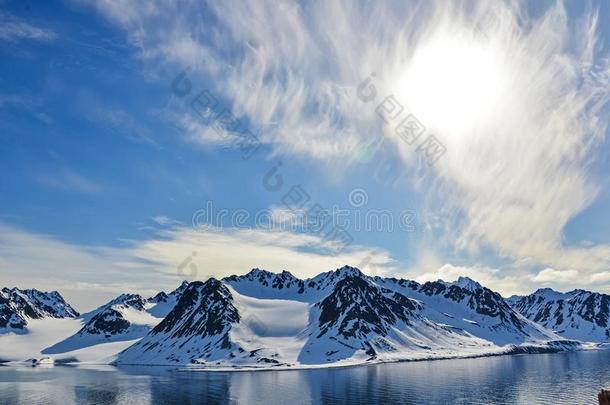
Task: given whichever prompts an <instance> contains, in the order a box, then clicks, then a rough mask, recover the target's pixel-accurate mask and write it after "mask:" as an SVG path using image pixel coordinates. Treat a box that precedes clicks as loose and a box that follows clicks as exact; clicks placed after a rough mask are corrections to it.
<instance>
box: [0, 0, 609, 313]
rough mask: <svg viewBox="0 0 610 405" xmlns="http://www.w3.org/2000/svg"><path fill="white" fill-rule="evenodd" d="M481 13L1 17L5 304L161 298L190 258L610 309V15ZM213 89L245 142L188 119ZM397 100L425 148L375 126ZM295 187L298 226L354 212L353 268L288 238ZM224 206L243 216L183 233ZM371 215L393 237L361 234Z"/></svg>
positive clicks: (458, 9)
mask: <svg viewBox="0 0 610 405" xmlns="http://www.w3.org/2000/svg"><path fill="white" fill-rule="evenodd" d="M473 4H474V5H471V6H468V4H466V3H464V4H457V3H456V4H455V5H454V6H447V5H446V4H444V3H441V2H439V3H434V2H433V3H420V2H407V3H402V2H384V3H383V4H379V5H371V4H368V3H362V4H359V3H351V4H350V3H346V4H343V5H339V4H338V3H337V4H335V5H328V4H327V5H325V4H322V3H309V4H299V3H293V2H288V1H287V2H282V3H281V4H280V5H278V6H274V5H272V4H271V2H269V3H264V2H263V3H259V4H257V3H256V2H252V3H249V2H235V3H234V2H226V3H223V4H218V3H211V4H199V3H195V2H193V3H191V2H187V1H185V2H184V3H181V5H180V6H179V7H178V6H175V5H172V4H170V3H148V2H122V1H119V2H112V3H111V2H105V1H99V2H86V1H67V2H45V3H34V2H13V1H3V2H1V3H0V7H1V13H0V18H1V19H2V20H3V22H2V27H1V28H0V56H1V60H2V63H0V84H1V87H0V88H1V92H0V168H1V169H2V173H4V174H3V176H2V177H0V192H1V195H2V196H3V197H4V198H1V199H0V268H1V269H2V272H1V274H0V282H1V283H2V284H3V285H19V286H22V287H38V288H46V289H60V290H61V291H62V292H64V293H65V294H66V295H68V296H69V297H73V299H74V300H76V301H77V303H78V304H79V305H82V306H84V307H87V306H88V305H93V304H95V303H99V302H101V301H103V299H106V298H108V297H110V296H113V295H115V294H116V293H118V292H119V290H129V291H140V292H144V293H151V292H153V291H156V290H158V289H161V288H165V289H167V288H171V287H172V286H173V285H175V284H178V283H179V279H180V278H181V277H183V274H180V272H179V271H178V270H177V267H178V266H179V265H180V263H182V262H183V261H184V260H185V259H186V260H190V259H189V257H191V254H192V252H193V251H196V252H197V255H196V256H194V257H193V260H194V263H196V265H197V268H198V273H197V275H196V277H198V278H205V277H208V276H211V275H213V276H224V275H227V274H233V273H243V272H246V271H248V270H249V269H250V268H251V267H266V268H269V269H270V270H273V271H280V270H283V269H287V270H290V271H292V272H294V273H295V274H297V275H300V276H304V277H305V276H311V275H313V274H316V273H319V272H322V271H327V270H329V269H331V268H333V266H339V265H341V264H345V262H348V264H352V265H358V264H362V263H368V264H365V265H364V267H366V268H365V269H364V270H365V271H366V272H368V273H375V274H388V275H390V274H391V275H397V276H404V277H409V278H414V279H418V280H424V279H431V278H432V279H435V278H439V277H440V278H446V279H453V278H455V277H456V276H457V275H458V274H466V275H470V276H472V277H474V278H477V279H479V280H481V281H482V282H484V283H486V284H489V285H490V286H492V287H494V288H495V289H497V290H499V291H501V292H502V293H505V294H510V293H523V292H528V291H529V290H532V289H535V288H536V287H538V286H541V285H550V286H553V287H556V288H560V289H571V288H576V287H585V288H594V289H598V290H599V289H601V290H609V288H610V272H609V271H608V264H610V240H609V239H610V237H609V235H608V229H610V215H609V214H608V209H607V208H608V206H609V203H610V196H609V195H608V192H607V187H606V185H607V180H608V176H607V173H608V169H609V166H610V163H609V161H608V144H607V134H608V131H607V121H608V117H609V113H608V106H607V97H608V86H609V84H608V77H609V72H610V69H609V68H608V66H609V65H610V62H609V59H608V55H609V51H608V50H609V49H610V44H609V42H610V24H608V21H610V7H609V6H608V4H607V3H605V2H590V3H585V2H576V1H574V2H568V3H567V4H566V5H565V7H562V5H561V3H557V4H555V3H554V2H536V3H531V4H528V3H525V2H516V3H512V2H506V3H505V2H498V3H494V4H489V3H486V4H484V3H473ZM498 21H499V22H498ZM371 72H375V76H374V77H371V76H370V75H371ZM182 73H184V74H185V76H183V77H182V79H181V80H179V81H178V82H179V83H180V84H181V85H182V84H185V82H184V80H188V83H189V84H190V88H191V90H190V91H189V92H188V94H187V95H184V96H182V95H181V94H179V92H176V90H175V84H176V83H178V82H176V80H177V77H178V76H179V75H180V74H182ZM367 77H369V78H372V81H371V82H370V83H371V84H372V85H373V86H375V90H376V92H377V98H376V99H375V100H374V101H372V102H366V101H363V100H362V99H361V98H360V97H359V96H358V90H357V89H358V85H359V84H360V83H362V81H363V80H365V79H366V78H367ZM173 85H174V87H172V86H173ZM204 90H207V91H209V94H212V95H213V96H214V97H215V98H216V99H217V100H218V104H217V105H216V106H215V108H214V109H213V113H215V114H218V113H219V112H220V111H223V110H225V109H226V111H229V112H230V113H231V114H232V115H233V116H235V117H236V118H238V119H239V120H240V127H239V130H235V131H233V130H230V129H229V130H227V132H226V134H225V135H226V136H224V137H221V136H219V135H218V134H217V133H216V132H215V131H214V129H213V128H212V126H211V125H210V124H212V123H213V122H215V121H214V120H215V119H212V120H209V119H208V120H205V119H201V117H200V116H198V114H197V113H196V111H195V110H194V109H193V106H192V102H193V100H194V99H195V98H196V96H198V95H199V94H200V93H201V92H203V91H204ZM389 95H394V96H396V99H397V100H399V101H400V103H401V106H402V107H404V115H401V117H403V116H406V115H408V113H409V112H410V113H411V114H412V116H414V117H416V119H417V120H418V121H419V122H420V123H421V124H422V125H423V126H425V127H426V132H425V133H424V135H422V137H421V138H419V139H418V141H417V142H415V143H413V144H412V145H410V144H408V143H406V142H405V141H404V139H401V138H400V137H397V136H396V133H397V132H395V131H394V129H395V127H394V126H393V125H395V124H396V122H398V121H396V122H393V123H389V122H388V123H385V122H384V120H383V119H382V118H381V117H380V116H379V115H378V112H379V110H378V105H379V104H380V102H381V100H382V99H384V98H385V97H386V96H389ZM384 106H385V107H384V108H386V109H387V108H389V107H388V105H387V104H385V105H384ZM388 111H389V110H388ZM386 112H387V111H386ZM394 112H396V110H394ZM400 119H402V118H400ZM388 121H389V120H388ZM246 129H247V130H248V131H250V132H251V133H252V134H254V135H255V136H256V139H257V140H258V141H257V142H260V145H259V147H258V149H256V151H255V152H254V153H253V155H252V156H251V157H249V158H248V159H244V158H243V151H241V150H239V148H236V147H235V144H234V142H235V141H236V140H239V139H241V138H239V137H240V136H242V135H240V134H242V133H243V131H244V130H246ZM430 135H433V136H434V137H435V138H434V139H437V140H438V141H439V142H441V143H442V145H443V147H444V148H445V149H446V151H445V152H444V153H443V154H442V155H441V156H440V157H438V161H435V162H434V163H433V164H432V165H428V162H427V161H426V159H425V156H424V155H423V153H422V151H421V149H418V145H420V146H421V142H423V141H424V139H429V138H426V137H429V136H430ZM371 142H381V146H380V147H379V148H378V149H376V150H375V151H373V152H368V154H367V153H366V151H365V148H364V145H367V144H370V143H371ZM257 145H258V143H257ZM280 162H281V166H280V167H279V172H278V173H279V174H280V175H281V177H282V179H283V181H284V184H283V187H282V188H281V190H278V191H269V189H268V187H267V188H266V187H265V182H264V179H265V175H266V174H267V173H269V171H270V170H271V169H272V168H273V167H276V165H277V164H278V163H280ZM390 183H391V184H390ZM295 185H298V186H300V187H302V189H303V190H305V191H306V192H307V194H308V195H309V197H310V200H309V202H308V204H307V207H306V208H310V207H312V206H313V205H315V204H318V205H319V206H320V207H324V208H327V209H332V208H333V207H336V209H339V210H349V211H348V214H347V215H348V216H349V218H350V219H351V220H350V223H349V224H346V226H344V228H345V230H346V231H347V232H348V233H349V235H350V237H351V238H353V241H352V242H351V243H350V244H349V246H347V247H346V248H345V249H343V250H341V251H340V252H339V253H337V252H336V251H334V250H333V249H332V248H329V247H328V246H327V245H325V243H327V242H328V240H325V239H324V238H323V237H322V236H320V235H319V234H316V233H315V232H311V231H306V230H304V229H303V228H302V227H294V228H287V227H286V226H285V221H286V220H294V221H297V222H298V221H302V220H303V215H304V214H303V212H302V211H298V212H296V211H290V210H287V209H286V208H287V207H286V206H285V204H284V203H283V202H282V199H283V197H284V196H285V194H286V193H287V192H288V190H289V189H290V187H292V186H295ZM354 190H356V194H357V193H360V194H361V195H364V198H365V199H364V200H358V201H356V202H355V201H354V200H353V198H354V196H355V194H353V193H354V192H355V191H354ZM350 193H352V194H351V195H352V199H350ZM210 204H211V205H212V206H213V212H218V211H220V210H223V209H226V210H227V211H228V212H229V215H231V214H233V213H235V212H237V211H238V210H243V212H247V213H248V214H247V218H246V219H244V220H243V221H242V222H240V224H239V225H240V226H237V227H236V226H231V223H230V222H229V221H228V220H225V222H224V223H223V224H220V223H218V221H216V220H209V218H208V220H205V221H201V217H198V219H197V221H201V222H206V223H208V224H210V225H211V226H201V225H202V224H201V223H199V222H198V224H197V225H199V226H196V227H193V215H194V213H196V212H200V211H198V210H201V209H205V207H207V206H209V205H210ZM265 210H268V211H265ZM370 210H375V211H373V213H375V212H377V213H379V212H381V211H380V210H383V212H384V213H387V214H388V215H390V217H391V220H392V221H393V222H394V230H393V231H389V230H388V229H387V227H385V228H384V229H379V230H371V229H366V226H365V223H362V224H361V226H360V227H358V226H357V225H356V224H355V223H354V221H355V220H356V218H358V215H360V218H364V217H366V215H370V213H371V211H370ZM305 211H306V209H305ZM261 212H266V213H267V214H269V215H268V217H267V218H270V219H272V221H271V222H273V225H274V227H273V229H272V230H268V229H264V227H261V226H260V225H261V224H260V223H257V222H256V220H255V218H256V214H257V213H261ZM367 213H368V214H367ZM405 213H408V218H409V219H408V222H409V224H408V225H409V226H406V227H405V226H403V227H401V226H400V225H399V222H400V220H401V218H405ZM295 223H296V222H295ZM282 224H283V225H284V226H282ZM221 225H222V226H221ZM233 225H235V224H233ZM403 225H404V224H403Z"/></svg>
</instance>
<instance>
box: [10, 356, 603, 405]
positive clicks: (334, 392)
mask: <svg viewBox="0 0 610 405" xmlns="http://www.w3.org/2000/svg"><path fill="white" fill-rule="evenodd" d="M601 387H610V350H600V351H587V352H571V353H557V354H530V355H518V356H499V357H486V358H479V359H464V360H438V361H422V362H408V363H394V364H381V365H375V366H362V367H348V368H336V369H318V370H300V371H297V370H292V371H254V372H252V371H248V372H231V373H228V372H181V371H176V370H168V369H165V368H160V367H146V368H142V367H137V368H135V367H129V368H123V367H122V368H114V367H111V366H99V367H83V366H80V367H72V366H54V367H50V368H43V367H26V366H20V367H13V366H4V367H0V404H13V403H23V404H175V403H186V404H188V403H208V404H226V403H237V404H322V403H323V404H374V403H382V404H411V403H412V404H428V403H431V404H462V403H463V404H597V391H598V390H599V389H600V388H601Z"/></svg>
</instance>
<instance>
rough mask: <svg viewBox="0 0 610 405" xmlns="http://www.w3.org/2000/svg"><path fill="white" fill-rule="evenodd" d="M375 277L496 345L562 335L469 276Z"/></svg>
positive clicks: (435, 317) (432, 315) (439, 318)
mask: <svg viewBox="0 0 610 405" xmlns="http://www.w3.org/2000/svg"><path fill="white" fill-rule="evenodd" d="M375 281H376V282H377V283H379V284H380V285H383V286H385V287H386V288H389V289H392V290H395V291H398V292H401V293H403V294H405V295H406V296H408V297H410V298H412V299H415V300H417V301H419V302H421V303H422V304H423V307H424V309H423V314H424V316H426V317H427V318H428V319H430V320H432V321H434V322H437V323H444V324H450V325H451V326H453V327H455V328H460V329H462V330H464V331H466V332H468V333H469V334H471V335H473V336H477V337H479V338H482V339H485V340H487V341H490V342H493V343H494V344H496V345H506V344H520V343H528V342H529V343H532V342H538V341H548V340H557V339H561V338H560V337H559V336H557V335H556V334H555V333H553V332H552V331H550V330H547V329H545V328H543V327H541V326H540V325H538V324H536V323H534V322H532V321H530V320H529V319H527V318H526V317H524V316H523V315H521V314H520V313H518V312H517V311H515V310H514V309H512V308H511V307H510V305H508V304H507V303H506V301H505V300H504V299H503V298H502V296H500V294H498V293H496V292H494V291H492V290H490V289H488V288H486V287H483V286H482V285H480V284H479V283H477V282H476V281H474V280H471V279H469V278H467V277H460V278H458V280H456V281H455V282H453V283H448V282H444V281H442V280H439V281H433V282H426V283H424V284H419V283H416V282H414V281H408V280H397V279H393V278H386V279H384V278H381V277H376V278H375Z"/></svg>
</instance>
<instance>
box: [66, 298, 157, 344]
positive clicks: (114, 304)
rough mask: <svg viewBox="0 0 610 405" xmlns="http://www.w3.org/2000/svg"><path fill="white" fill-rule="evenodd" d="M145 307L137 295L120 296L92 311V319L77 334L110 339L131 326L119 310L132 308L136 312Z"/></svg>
mask: <svg viewBox="0 0 610 405" xmlns="http://www.w3.org/2000/svg"><path fill="white" fill-rule="evenodd" d="M145 305H146V301H145V300H144V298H142V296H141V295H139V294H122V295H120V296H118V297H117V298H115V299H113V300H112V301H110V302H109V303H108V304H106V305H104V306H102V307H100V308H98V309H97V310H96V311H94V312H95V314H94V315H93V317H91V319H89V320H88V321H87V322H86V323H85V325H84V326H83V327H82V328H81V329H80V330H79V331H78V332H77V334H78V335H84V334H89V335H103V336H106V337H110V336H114V335H118V334H121V333H124V332H125V331H127V329H128V328H129V327H130V326H131V323H130V322H129V321H128V320H126V319H125V318H124V317H123V314H122V313H121V312H120V311H119V309H121V308H133V309H135V310H137V311H143V310H144V306H145Z"/></svg>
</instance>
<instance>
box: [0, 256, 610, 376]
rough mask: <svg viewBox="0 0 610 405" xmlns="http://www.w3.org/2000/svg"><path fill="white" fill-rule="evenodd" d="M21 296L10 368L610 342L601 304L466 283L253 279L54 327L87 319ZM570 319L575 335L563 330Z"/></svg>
mask: <svg viewBox="0 0 610 405" xmlns="http://www.w3.org/2000/svg"><path fill="white" fill-rule="evenodd" d="M11 291H13V290H6V289H5V290H2V294H1V295H0V317H2V316H3V318H0V319H4V322H5V324H11V323H14V324H15V325H19V324H20V322H21V321H20V319H23V320H24V322H27V320H28V319H29V320H31V324H32V325H31V328H32V329H35V330H36V332H37V333H38V334H37V333H26V334H21V335H19V334H15V333H8V334H4V335H2V334H0V358H14V357H15V355H14V354H12V355H11V356H8V355H7V354H5V353H4V352H2V349H1V348H2V347H3V346H7V347H8V346H11V347H13V348H15V347H17V346H20V350H19V353H30V352H29V351H28V350H30V351H32V349H31V348H32V347H34V346H36V349H35V350H34V352H35V353H33V354H32V355H31V356H29V357H32V356H34V355H36V354H40V353H42V354H44V355H48V354H51V355H53V356H54V357H56V358H77V359H79V361H80V359H87V360H86V361H94V362H95V361H98V362H115V363H117V364H138V365H174V366H189V367H213V368H227V369H233V368H250V367H259V368H260V367H263V368H269V367H274V368H294V367H327V366H338V365H349V364H362V363H371V362H385V361H398V360H419V359H438V358H455V357H471V356H485V355H496V354H506V353H524V352H548V351H559V350H570V349H577V348H584V347H591V345H585V344H581V343H579V342H577V341H575V340H571V339H578V340H582V341H588V342H592V341H595V342H599V341H604V342H606V341H608V303H609V301H608V296H605V295H603V294H594V293H588V292H584V291H574V292H571V293H566V294H562V293H557V292H551V291H547V290H540V291H539V292H537V293H536V294H537V295H536V294H533V295H532V296H529V297H512V298H511V299H510V300H505V299H503V298H502V297H501V296H500V295H499V294H498V293H496V292H494V291H492V290H490V289H488V288H486V287H484V286H482V285H481V284H479V283H477V282H476V281H474V280H471V279H469V278H466V277H460V278H458V280H456V281H454V282H445V281H442V280H438V281H433V282H426V283H423V284H420V283H417V282H415V281H411V280H404V279H396V278H384V277H370V276H366V275H364V274H363V273H362V272H360V270H358V269H356V268H354V267H349V266H344V267H342V268H340V269H337V270H334V271H328V272H325V273H321V274H319V275H317V276H315V277H312V278H308V279H299V278H297V277H295V276H294V275H292V274H291V273H289V272H287V271H284V272H281V273H272V272H269V271H265V270H261V269H253V270H252V271H250V272H249V273H247V274H245V275H241V276H230V277H226V278H224V279H222V280H216V279H209V280H207V281H205V282H202V281H194V282H191V283H188V282H184V283H182V285H181V286H180V287H178V288H177V289H176V290H175V291H172V292H171V293H169V294H167V293H164V292H160V293H158V294H156V295H155V296H153V297H150V298H144V297H142V296H141V295H137V294H122V295H120V296H118V297H117V298H115V299H113V300H112V301H110V302H108V303H107V304H105V305H102V306H101V307H99V308H97V309H95V310H94V311H91V312H88V313H86V314H83V315H82V316H80V317H79V318H70V319H67V320H62V319H57V320H53V319H55V318H48V317H49V316H51V317H58V318H59V317H62V316H72V317H75V316H77V314H76V312H75V311H74V310H73V309H72V308H71V307H70V306H69V305H68V304H66V303H65V301H63V299H60V298H61V297H60V296H59V295H58V294H57V295H55V293H40V292H33V291H35V290H24V291H19V292H18V293H17V292H11ZM27 291H30V292H27ZM40 294H46V295H44V297H43V296H41V295H40ZM49 297H51V298H53V299H51V298H49ZM58 297H59V299H58ZM541 297H542V298H541ZM26 298H27V299H26ZM568 303H569V305H568ZM557 308H561V311H559V312H561V314H563V315H562V317H560V316H559V315H556V314H558V313H559V312H558V310H557ZM568 308H570V309H568ZM5 313H6V315H4V314H5ZM14 314H18V315H19V316H20V317H21V318H15V315H14ZM33 316H44V317H47V318H45V319H43V320H37V319H35V318H33ZM15 319H16V320H15ZM567 319H570V321H569V326H570V328H567V329H566V328H565V327H563V326H562V327H558V325H565V324H566V322H568V321H567ZM36 322H42V323H40V325H38V324H36ZM49 322H50V323H49ZM62 322H63V323H62ZM63 329H65V332H64V333H63V334H62V333H61V330H63ZM574 331H576V332H574ZM47 332H52V334H49V336H48V338H47V337H45V336H46V335H45V334H46V333H47ZM30 335H32V336H30ZM33 335H36V336H33ZM43 335H44V336H43ZM41 336H42V337H43V338H44V339H43V338H41ZM27 339H30V341H29V342H34V343H27V342H26V340H27ZM43 341H44V342H47V343H46V344H45V345H44V346H41V345H40V343H36V342H43ZM43 349H44V350H43ZM13 351H14V350H13ZM19 356H21V354H20V355H19ZM26 358H27V357H26Z"/></svg>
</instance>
